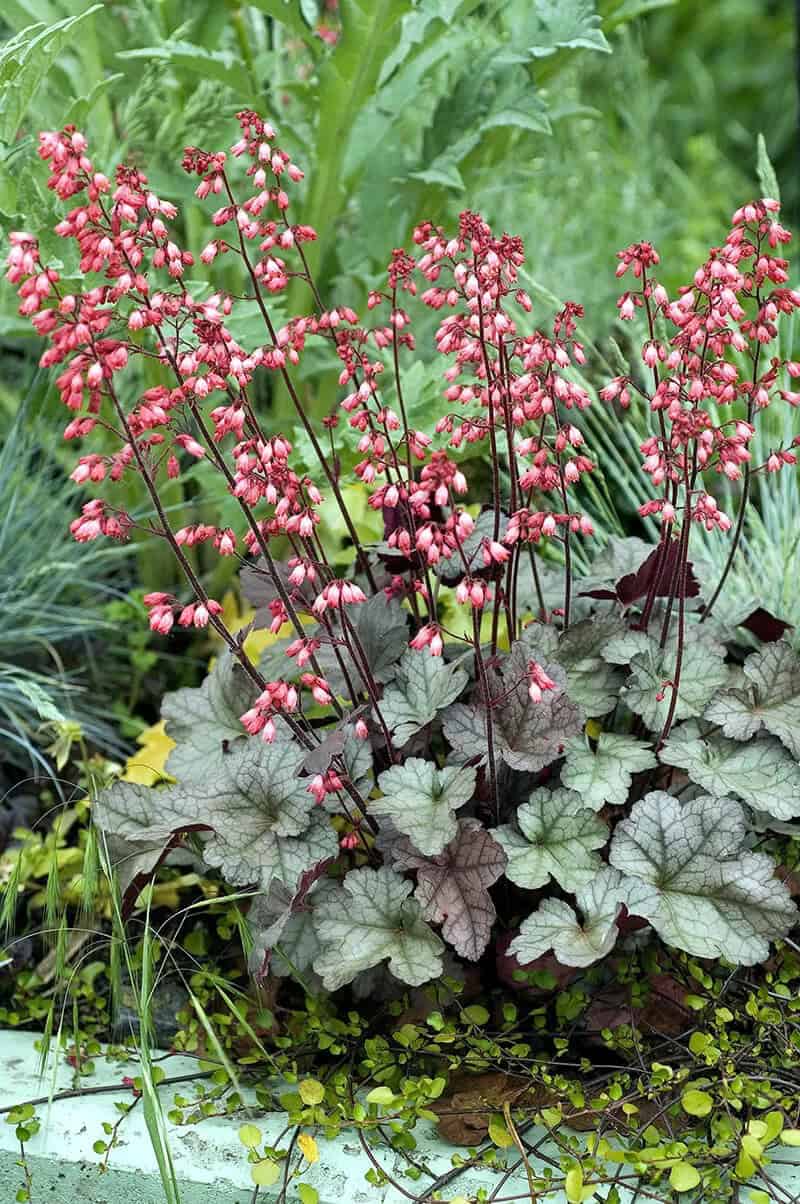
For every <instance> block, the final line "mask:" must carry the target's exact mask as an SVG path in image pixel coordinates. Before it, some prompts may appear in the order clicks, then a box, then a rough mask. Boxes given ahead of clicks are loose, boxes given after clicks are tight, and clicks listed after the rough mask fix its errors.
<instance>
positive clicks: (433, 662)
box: [381, 648, 468, 745]
mask: <svg viewBox="0 0 800 1204" xmlns="http://www.w3.org/2000/svg"><path fill="white" fill-rule="evenodd" d="M467 680H468V678H467V671H466V669H464V667H463V666H462V665H461V664H460V663H459V662H458V661H451V662H449V663H448V662H447V661H444V660H443V659H442V657H440V656H431V654H430V653H429V652H427V651H419V652H418V651H416V650H414V649H412V648H407V649H406V651H405V653H404V654H403V656H402V658H401V660H400V662H399V664H398V665H397V671H396V674H395V676H394V678H393V679H392V681H391V683H390V684H389V685H388V686H387V687H386V690H385V692H384V695H383V699H382V701H381V712H382V714H383V717H384V719H385V720H386V723H387V725H388V727H389V728H390V730H391V731H392V734H393V735H394V737H395V739H396V741H397V743H398V745H402V744H405V743H407V741H408V740H410V739H411V737H412V736H413V735H414V734H415V733H416V732H418V731H420V729H421V728H423V727H425V726H426V725H427V724H429V723H431V722H432V721H433V720H434V719H435V718H436V714H437V712H438V711H440V710H442V708H443V707H446V706H447V705H448V703H451V702H453V700H454V699H455V698H457V697H458V695H459V694H460V693H461V691H462V690H463V689H464V686H465V685H466V684H467Z"/></svg>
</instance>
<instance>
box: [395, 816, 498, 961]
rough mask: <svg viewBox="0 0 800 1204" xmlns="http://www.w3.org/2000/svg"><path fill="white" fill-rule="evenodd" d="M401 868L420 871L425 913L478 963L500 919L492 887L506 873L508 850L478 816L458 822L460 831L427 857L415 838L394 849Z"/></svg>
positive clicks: (419, 890) (419, 896)
mask: <svg viewBox="0 0 800 1204" xmlns="http://www.w3.org/2000/svg"><path fill="white" fill-rule="evenodd" d="M392 858H393V863H394V865H395V867H396V868H397V869H404V870H416V873H417V888H416V890H415V891H414V897H415V898H416V899H418V900H419V903H420V905H421V907H422V915H423V918H424V919H426V920H431V921H432V922H433V923H434V924H441V925H442V936H443V937H444V939H445V940H446V941H448V942H449V943H450V944H451V945H452V946H453V948H454V949H455V950H456V952H457V953H460V954H461V956H462V957H466V958H468V959H469V961H477V960H478V958H479V957H480V956H481V954H482V953H483V952H484V950H485V949H486V946H487V945H488V944H489V940H490V938H491V934H492V925H493V923H494V918H495V909H494V903H493V902H492V899H491V896H490V894H489V891H488V887H490V886H492V884H493V883H495V882H496V881H497V879H498V878H499V877H500V875H501V874H502V872H503V870H504V869H505V865H506V857H505V853H504V852H503V850H502V849H501V847H500V845H499V844H497V843H496V842H495V841H494V840H493V839H492V837H491V835H490V834H489V833H488V832H487V831H486V829H485V828H484V827H483V826H482V825H481V823H480V822H479V821H478V820H477V819H461V820H459V821H458V833H457V835H456V837H455V839H454V840H452V841H451V842H450V844H449V845H448V846H447V848H446V849H444V850H443V852H441V853H439V854H438V855H437V856H435V857H423V856H422V854H421V853H418V852H417V850H416V849H415V848H414V847H413V846H412V845H411V843H410V841H405V840H402V841H399V842H398V843H397V844H395V845H394V846H393V848H392Z"/></svg>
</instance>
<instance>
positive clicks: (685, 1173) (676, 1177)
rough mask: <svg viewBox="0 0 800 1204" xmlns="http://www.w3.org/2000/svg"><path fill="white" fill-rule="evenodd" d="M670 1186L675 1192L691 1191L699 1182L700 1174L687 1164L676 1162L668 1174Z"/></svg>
mask: <svg viewBox="0 0 800 1204" xmlns="http://www.w3.org/2000/svg"><path fill="white" fill-rule="evenodd" d="M669 1181H670V1185H671V1186H672V1187H674V1188H675V1191H691V1190H692V1188H693V1187H697V1185H698V1183H699V1182H700V1174H699V1172H698V1171H697V1170H695V1168H694V1167H693V1166H692V1165H691V1163H689V1162H676V1163H675V1165H674V1166H673V1168H672V1170H671V1171H670V1172H669Z"/></svg>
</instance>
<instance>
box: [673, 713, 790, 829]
mask: <svg viewBox="0 0 800 1204" xmlns="http://www.w3.org/2000/svg"><path fill="white" fill-rule="evenodd" d="M659 756H660V757H661V760H662V761H664V762H666V764H667V765H677V766H678V768H679V769H685V770H686V772H687V773H688V775H689V777H690V778H691V779H692V781H693V782H695V783H696V784H697V785H698V786H702V788H703V790H710V791H711V793H712V794H716V795H723V794H736V795H738V796H739V798H741V799H744V801H745V802H746V803H749V804H750V806H751V807H755V808H756V809H757V810H759V811H766V812H768V814H769V815H773V816H774V817H775V819H796V818H797V816H798V815H800V765H798V764H797V762H796V761H795V760H793V758H792V757H791V756H790V755H789V753H788V752H787V751H786V749H785V748H784V747H783V745H782V744H781V743H780V742H779V741H778V740H776V739H775V738H774V737H773V736H762V737H760V738H758V739H755V740H748V741H747V742H746V743H744V744H740V743H738V742H737V741H736V740H728V739H726V738H725V737H724V736H719V735H709V736H705V735H703V733H702V731H701V730H700V726H699V724H697V723H696V722H695V721H693V720H690V721H689V722H688V723H683V724H681V726H680V727H677V728H674V729H673V732H672V734H671V736H670V738H669V740H667V742H666V744H665V745H664V747H663V748H662V749H661V752H660V753H659Z"/></svg>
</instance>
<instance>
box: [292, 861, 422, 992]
mask: <svg viewBox="0 0 800 1204" xmlns="http://www.w3.org/2000/svg"><path fill="white" fill-rule="evenodd" d="M411 890H412V885H411V883H410V882H407V881H406V880H405V879H403V878H401V877H400V876H399V874H396V873H394V871H393V870H390V869H387V868H386V867H385V866H384V867H383V868H382V869H379V870H372V869H360V870H351V871H350V873H349V874H348V875H347V876H346V877H345V878H344V880H343V882H342V885H341V888H340V889H339V891H338V892H337V894H336V897H335V898H333V899H331V900H330V901H329V902H328V905H327V906H326V907H325V909H324V912H322V911H321V912H319V913H315V917H314V923H315V927H316V931H317V935H318V937H319V940H320V943H321V945H322V952H321V953H320V954H318V956H317V957H316V959H315V961H314V969H315V970H316V971H317V973H318V974H319V975H321V977H322V981H323V984H324V986H325V988H326V990H328V991H336V990H338V988H339V987H343V986H344V985H345V983H348V982H352V981H353V979H354V978H355V977H356V975H357V974H359V973H361V972H362V971H363V970H369V969H370V968H371V967H372V966H377V965H379V963H380V962H382V961H384V960H386V959H388V962H389V969H390V971H391V972H392V974H394V976H395V978H399V979H400V981H401V982H405V983H408V985H409V986H419V985H420V984H421V983H423V982H428V981H430V979H432V978H438V977H439V976H440V975H441V973H442V952H443V950H444V945H443V944H442V942H441V941H440V940H439V938H438V936H436V934H435V933H434V932H432V931H431V929H430V928H429V927H428V925H427V924H426V923H425V922H424V920H423V919H422V916H421V910H420V905H419V903H418V902H417V901H416V899H410V898H409V897H408V896H409V895H410V894H411Z"/></svg>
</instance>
